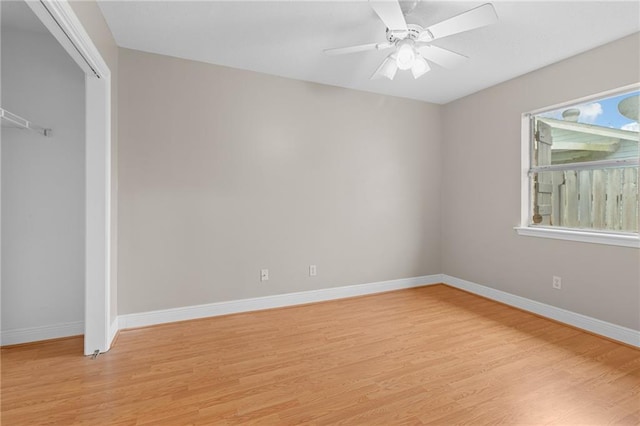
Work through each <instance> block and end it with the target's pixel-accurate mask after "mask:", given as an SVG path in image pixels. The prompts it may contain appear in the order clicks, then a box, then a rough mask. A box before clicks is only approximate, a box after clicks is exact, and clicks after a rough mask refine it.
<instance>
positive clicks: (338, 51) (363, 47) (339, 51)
mask: <svg viewBox="0 0 640 426" xmlns="http://www.w3.org/2000/svg"><path fill="white" fill-rule="evenodd" d="M391 46H393V43H389V42H385V43H369V44H360V45H358V46H349V47H337V48H334V49H324V50H323V52H324V53H325V54H327V55H343V54H345V53H357V52H366V51H367V50H383V49H388V48H390V47H391Z"/></svg>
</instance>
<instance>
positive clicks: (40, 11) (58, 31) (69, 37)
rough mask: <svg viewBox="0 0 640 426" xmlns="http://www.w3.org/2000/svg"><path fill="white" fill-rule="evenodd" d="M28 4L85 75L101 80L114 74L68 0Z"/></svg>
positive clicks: (43, 0)
mask: <svg viewBox="0 0 640 426" xmlns="http://www.w3.org/2000/svg"><path fill="white" fill-rule="evenodd" d="M26 3H27V5H28V6H29V7H30V8H31V10H33V12H34V13H35V14H36V16H37V17H38V18H39V19H40V20H41V21H42V23H43V24H44V26H45V27H47V29H48V30H49V32H50V33H51V35H53V37H54V38H55V39H56V40H57V41H58V43H60V45H61V46H62V47H63V48H64V50H66V51H67V53H68V54H69V56H71V58H72V59H73V60H74V61H75V62H76V63H77V64H78V66H79V67H80V68H81V69H82V71H84V72H85V74H87V75H92V76H97V77H99V78H106V77H107V76H109V75H110V70H109V67H108V66H107V64H106V62H105V61H104V59H102V56H101V55H100V52H99V51H98V49H97V48H96V46H95V45H94V44H93V41H92V40H91V37H89V34H87V32H86V31H85V29H84V27H83V26H82V23H81V22H80V20H79V19H78V17H77V16H76V15H75V13H74V12H73V9H72V8H71V6H70V5H69V3H68V2H67V1H66V0H40V1H27V2H26Z"/></svg>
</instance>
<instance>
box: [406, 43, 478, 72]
mask: <svg viewBox="0 0 640 426" xmlns="http://www.w3.org/2000/svg"><path fill="white" fill-rule="evenodd" d="M416 47H417V48H418V50H419V51H420V53H421V54H422V56H424V57H425V58H426V59H428V60H430V61H431V62H435V63H436V64H438V65H440V66H442V67H445V68H455V67H457V66H458V65H461V64H463V63H464V62H465V61H466V60H467V59H469V58H468V57H466V56H464V55H461V54H459V53H456V52H452V51H451V50H447V49H443V48H442V47H438V46H431V45H428V44H427V45H420V44H417V43H416Z"/></svg>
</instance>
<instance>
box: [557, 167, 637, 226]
mask: <svg viewBox="0 0 640 426" xmlns="http://www.w3.org/2000/svg"><path fill="white" fill-rule="evenodd" d="M549 173H550V174H551V173H552V174H553V177H552V179H550V180H551V184H550V185H549V186H550V187H551V188H550V189H551V194H550V198H551V206H550V207H551V209H550V210H551V212H549V213H550V218H549V220H550V221H551V223H550V224H551V225H557V226H562V227H568V228H593V229H603V230H612V231H622V232H637V231H638V209H639V207H638V205H639V200H638V169H637V168H635V167H628V168H620V169H596V170H580V171H573V170H569V171H562V172H549Z"/></svg>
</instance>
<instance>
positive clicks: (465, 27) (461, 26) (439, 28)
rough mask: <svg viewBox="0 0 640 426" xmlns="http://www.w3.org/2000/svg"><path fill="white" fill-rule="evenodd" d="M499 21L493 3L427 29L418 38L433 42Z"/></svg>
mask: <svg viewBox="0 0 640 426" xmlns="http://www.w3.org/2000/svg"><path fill="white" fill-rule="evenodd" d="M497 21H498V15H497V14H496V10H495V9H494V7H493V5H492V4H491V3H486V4H483V5H482V6H478V7H476V8H475V9H471V10H468V11H466V12H463V13H461V14H460V15H456V16H454V17H453V18H449V19H446V20H444V21H442V22H439V23H437V24H434V25H431V26H430V27H427V28H425V29H424V31H422V32H421V33H420V35H419V36H418V40H419V41H431V40H436V39H439V38H443V37H448V36H450V35H453V34H458V33H462V32H465V31H469V30H473V29H476V28H480V27H484V26H486V25H490V24H493V23H495V22H497Z"/></svg>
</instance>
